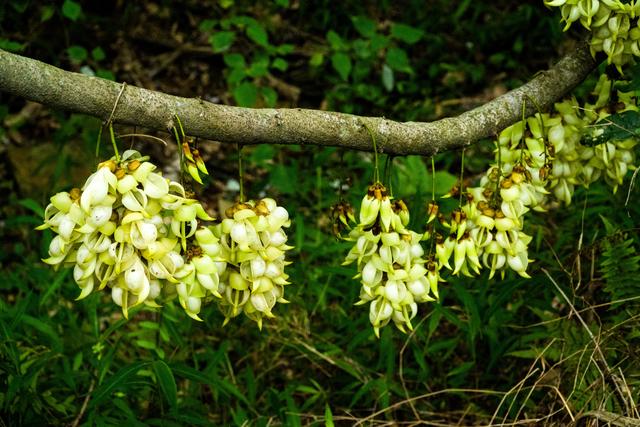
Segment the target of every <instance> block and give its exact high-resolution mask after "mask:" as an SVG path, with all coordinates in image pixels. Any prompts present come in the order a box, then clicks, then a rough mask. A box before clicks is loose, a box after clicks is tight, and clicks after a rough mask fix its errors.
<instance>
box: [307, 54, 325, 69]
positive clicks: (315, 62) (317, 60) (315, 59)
mask: <svg viewBox="0 0 640 427" xmlns="http://www.w3.org/2000/svg"><path fill="white" fill-rule="evenodd" d="M323 62H324V55H323V54H322V53H320V52H316V53H314V54H313V55H311V59H309V65H311V66H312V67H319V66H321V65H322V63H323Z"/></svg>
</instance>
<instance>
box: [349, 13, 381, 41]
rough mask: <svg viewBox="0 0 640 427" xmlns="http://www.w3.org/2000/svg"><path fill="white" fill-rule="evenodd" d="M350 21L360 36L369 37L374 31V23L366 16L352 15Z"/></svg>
mask: <svg viewBox="0 0 640 427" xmlns="http://www.w3.org/2000/svg"><path fill="white" fill-rule="evenodd" d="M351 22H352V23H353V26H354V27H355V28H356V31H358V32H359V33H360V35H361V36H362V37H367V38H371V37H372V36H373V35H374V34H375V33H376V23H375V22H374V21H372V20H371V19H369V18H367V17H366V16H352V17H351Z"/></svg>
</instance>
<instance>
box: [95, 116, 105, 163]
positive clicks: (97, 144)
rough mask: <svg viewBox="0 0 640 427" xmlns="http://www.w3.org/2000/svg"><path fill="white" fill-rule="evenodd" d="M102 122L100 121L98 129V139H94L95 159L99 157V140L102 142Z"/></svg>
mask: <svg viewBox="0 0 640 427" xmlns="http://www.w3.org/2000/svg"><path fill="white" fill-rule="evenodd" d="M102 127H103V126H102V123H100V129H99V130H98V140H97V141H96V159H97V158H98V157H100V142H102Z"/></svg>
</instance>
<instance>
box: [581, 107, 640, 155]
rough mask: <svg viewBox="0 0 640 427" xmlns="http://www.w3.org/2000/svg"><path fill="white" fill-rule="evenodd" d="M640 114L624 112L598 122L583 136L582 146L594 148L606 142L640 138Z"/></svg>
mask: <svg viewBox="0 0 640 427" xmlns="http://www.w3.org/2000/svg"><path fill="white" fill-rule="evenodd" d="M639 130H640V113H639V112H637V111H623V112H622V113H618V114H614V115H611V116H608V117H603V118H602V119H600V120H598V121H597V122H596V123H595V124H594V125H593V126H591V127H589V128H587V131H586V133H585V134H584V135H583V136H582V141H580V142H581V143H582V145H586V146H589V147H592V146H594V145H600V144H604V143H605V142H613V141H621V140H624V139H628V138H632V137H637V136H640V133H639V132H638V131H639Z"/></svg>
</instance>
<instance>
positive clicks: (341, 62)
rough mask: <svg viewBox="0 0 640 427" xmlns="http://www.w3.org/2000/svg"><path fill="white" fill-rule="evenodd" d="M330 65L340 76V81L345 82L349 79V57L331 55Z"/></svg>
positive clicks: (339, 53) (340, 53)
mask: <svg viewBox="0 0 640 427" xmlns="http://www.w3.org/2000/svg"><path fill="white" fill-rule="evenodd" d="M331 65H333V68H334V69H335V70H336V71H337V72H338V74H340V77H341V78H342V80H344V81H347V80H348V79H349V74H351V58H349V55H347V54H345V53H342V52H336V53H334V54H333V55H331Z"/></svg>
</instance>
